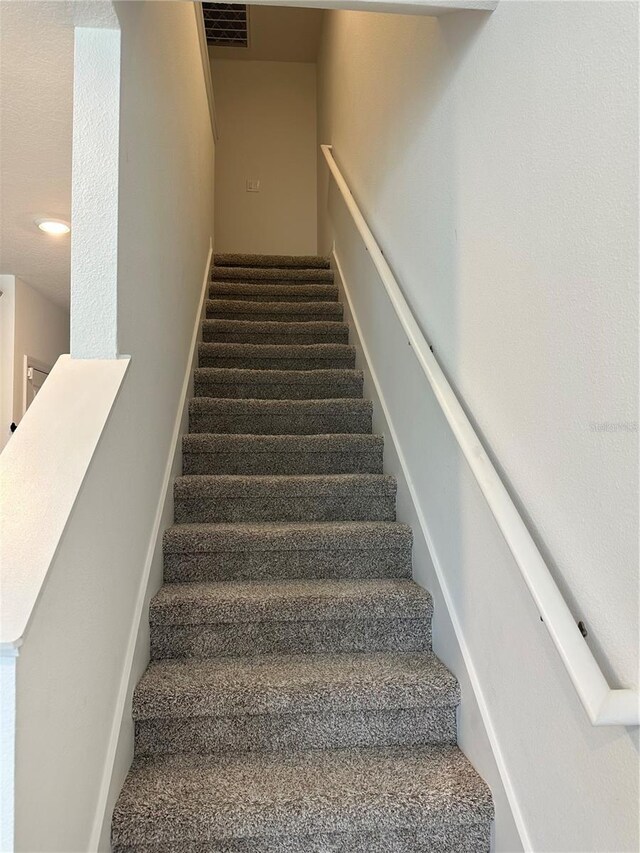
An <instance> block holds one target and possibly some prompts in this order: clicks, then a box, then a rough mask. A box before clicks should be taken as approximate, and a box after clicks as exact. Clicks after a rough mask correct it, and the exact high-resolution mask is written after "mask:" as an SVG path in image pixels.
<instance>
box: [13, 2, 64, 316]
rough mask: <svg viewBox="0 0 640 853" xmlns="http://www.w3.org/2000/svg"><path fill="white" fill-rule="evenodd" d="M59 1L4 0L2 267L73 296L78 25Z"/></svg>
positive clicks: (48, 290) (57, 295) (46, 289)
mask: <svg viewBox="0 0 640 853" xmlns="http://www.w3.org/2000/svg"><path fill="white" fill-rule="evenodd" d="M64 5H65V4H58V3H56V2H30V0H26V2H25V1H24V0H11V2H6V0H5V2H2V3H0V80H1V81H2V85H1V87H0V146H1V147H0V183H1V186H0V273H7V274H10V275H17V276H19V277H20V278H21V279H23V280H24V281H25V282H27V283H28V284H30V285H32V286H33V287H34V288H36V289H37V290H39V291H40V292H41V293H43V294H44V295H45V296H48V297H49V298H50V299H52V300H53V301H55V302H57V303H58V304H60V305H64V306H68V304H69V246H70V240H69V236H68V235H67V236H65V237H58V238H55V237H50V236H47V235H46V234H43V233H42V232H41V231H39V230H38V229H37V227H36V226H35V224H34V219H36V218H37V217H39V216H51V217H53V218H57V219H65V220H67V221H70V219H71V123H72V103H73V100H72V99H73V27H72V26H69V23H68V21H67V20H66V16H65V15H64V14H62V15H61V14H60V12H61V11H62V10H60V9H59V7H60V6H64Z"/></svg>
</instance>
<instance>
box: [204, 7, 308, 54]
mask: <svg viewBox="0 0 640 853" xmlns="http://www.w3.org/2000/svg"><path fill="white" fill-rule="evenodd" d="M322 15H323V10H322V9H297V8H293V7H287V6H250V7H249V47H248V48H246V47H210V48H209V53H210V55H211V56H212V57H213V58H214V59H254V60H255V59H260V60H269V61H272V62H315V61H316V58H317V56H318V46H319V44H320V33H321V30H322Z"/></svg>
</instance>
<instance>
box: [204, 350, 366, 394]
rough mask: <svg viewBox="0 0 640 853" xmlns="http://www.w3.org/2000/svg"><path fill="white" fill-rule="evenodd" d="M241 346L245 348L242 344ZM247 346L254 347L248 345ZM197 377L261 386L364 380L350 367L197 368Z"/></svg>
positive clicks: (360, 373) (359, 372) (362, 375)
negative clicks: (316, 368)
mask: <svg viewBox="0 0 640 853" xmlns="http://www.w3.org/2000/svg"><path fill="white" fill-rule="evenodd" d="M239 346H245V344H240V345H239ZM246 346H253V345H252V344H247V345H246ZM194 373H195V377H196V378H197V379H201V380H209V381H211V382H213V381H215V382H217V383H218V384H224V383H229V384H232V383H233V384H238V383H245V384H246V383H256V384H259V385H276V384H277V385H304V384H306V383H315V384H320V383H326V382H334V383H336V384H341V383H345V382H349V383H351V382H353V380H354V379H363V378H364V374H363V372H362V371H361V370H354V369H353V368H349V367H332V368H322V369H320V370H277V369H274V368H270V369H268V370H253V369H252V368H249V367H197V368H196V370H195V371H194Z"/></svg>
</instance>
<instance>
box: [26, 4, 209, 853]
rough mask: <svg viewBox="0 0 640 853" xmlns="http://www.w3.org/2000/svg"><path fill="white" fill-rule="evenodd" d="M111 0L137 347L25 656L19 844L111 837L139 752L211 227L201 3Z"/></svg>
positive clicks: (123, 319)
mask: <svg viewBox="0 0 640 853" xmlns="http://www.w3.org/2000/svg"><path fill="white" fill-rule="evenodd" d="M116 8H117V12H118V17H119V20H120V25H121V34H122V61H121V90H120V93H121V108H120V160H119V162H120V166H119V170H120V171H119V222H118V301H117V308H118V342H119V350H120V352H121V353H128V354H130V356H131V362H130V366H129V370H128V372H127V375H126V377H125V379H124V381H123V384H122V388H121V390H120V393H119V396H118V398H117V400H116V402H115V404H114V407H113V409H112V411H111V414H110V418H109V420H108V422H107V426H106V428H105V430H104V433H103V435H102V437H101V440H100V444H99V445H98V448H97V450H96V453H95V455H94V458H93V460H92V462H91V466H90V468H89V471H88V473H87V476H86V478H85V481H84V484H83V486H82V490H81V492H80V494H79V496H78V499H77V501H76V505H75V508H74V510H73V514H72V515H71V518H70V519H69V522H68V524H67V527H66V531H65V533H64V535H63V538H62V540H61V542H60V546H59V548H58V551H57V554H56V556H55V558H54V561H53V563H52V565H51V566H50V569H49V573H48V577H47V581H46V584H45V586H44V588H43V590H42V592H41V595H40V598H39V600H38V602H37V605H36V608H35V610H34V613H33V615H32V618H31V621H30V624H29V627H28V630H27V633H26V636H25V639H24V644H23V646H22V648H21V654H20V657H19V658H18V673H17V707H18V713H19V719H18V731H17V743H16V760H17V778H16V805H17V808H16V849H17V850H20V851H30V853H35V851H49V853H52V851H65V853H70V851H87V850H94V849H98V848H99V849H103V850H107V849H108V835H109V820H110V813H109V812H110V807H111V805H112V803H113V799H114V797H115V796H116V794H117V791H118V789H119V787H120V784H121V782H122V779H123V777H124V774H125V773H126V771H127V768H128V766H129V763H130V760H131V755H132V744H133V737H132V730H133V726H132V722H131V713H130V706H129V704H128V703H129V699H130V690H131V686H132V684H133V683H135V682H136V681H137V680H138V678H139V676H140V674H141V671H142V670H143V668H144V666H145V665H146V661H147V659H148V630H147V626H146V609H145V607H144V606H143V605H144V604H145V602H146V601H147V600H148V597H149V595H150V594H151V593H152V592H153V591H154V590H155V589H156V588H157V586H158V585H159V584H160V583H161V572H162V565H161V553H160V549H159V548H158V547H157V546H158V542H157V538H156V533H157V532H158V530H157V529H156V528H157V526H158V525H160V529H159V532H160V534H161V532H162V525H163V524H164V523H169V518H170V513H169V512H167V511H166V510H165V507H164V493H163V485H164V483H165V482H166V476H167V472H168V471H169V470H170V467H171V464H172V461H173V451H174V446H173V438H174V431H175V425H176V421H177V420H178V422H179V420H180V418H181V416H182V405H181V404H182V397H181V395H182V391H183V385H184V380H185V374H186V372H187V371H188V368H189V359H190V352H191V343H192V335H193V330H194V326H195V323H196V321H197V317H198V310H199V302H200V297H201V294H202V287H203V277H204V276H205V274H206V272H207V269H206V267H207V259H208V256H209V247H210V237H211V235H212V230H213V165H214V163H213V157H214V150H213V138H212V131H211V124H210V115H209V109H208V102H207V96H206V90H205V83H204V77H203V66H202V60H201V54H200V45H199V41H198V34H197V28H196V18H195V14H194V7H193V5H192V4H190V3H181V2H165V3H156V2H148V3H130V2H123V3H117V4H116ZM107 189H108V188H107ZM83 363H87V362H83ZM78 393H79V403H78V406H79V413H81V411H82V388H79V389H78ZM53 487H54V486H52V488H53ZM163 513H164V514H163ZM147 574H148V576H149V583H148V585H147ZM140 608H142V622H141V623H140V629H141V630H140V632H138V627H139V624H138V616H139V610H140ZM132 661H133V667H132V668H131V663H132Z"/></svg>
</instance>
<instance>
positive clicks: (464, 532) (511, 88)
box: [318, 3, 638, 851]
mask: <svg viewBox="0 0 640 853" xmlns="http://www.w3.org/2000/svg"><path fill="white" fill-rule="evenodd" d="M637 47H638V45H637V7H636V6H635V4H630V3H616V4H610V3H584V4H581V3H570V4H565V3H545V4H541V3H503V4H500V5H499V6H498V9H497V10H496V11H495V12H494V13H493V14H492V15H485V14H483V13H469V12H465V13H455V14H452V15H448V16H444V17H442V18H440V19H438V20H433V19H426V18H425V19H421V18H403V17H400V16H382V15H364V14H357V13H351V12H331V13H328V15H327V22H326V27H325V32H324V37H323V44H322V47H321V58H320V63H319V75H318V98H319V115H320V119H319V140H320V141H321V142H326V143H332V144H333V146H334V154H335V157H336V159H337V161H338V163H339V165H340V167H341V169H342V171H343V173H344V175H345V177H346V179H347V181H348V183H349V185H350V187H351V189H352V191H353V192H354V195H355V196H356V199H357V201H358V202H359V204H360V206H361V208H362V210H363V212H364V215H365V217H366V218H367V220H368V222H369V225H370V227H371V228H372V230H373V232H374V233H375V234H376V235H377V237H378V240H379V242H380V245H381V248H382V250H383V251H384V254H385V257H386V258H387V260H388V261H389V263H390V265H391V267H392V269H393V270H394V272H395V274H396V277H397V278H398V280H399V282H400V285H401V287H402V289H403V291H404V293H405V296H406V298H407V300H408V302H409V304H410V306H411V307H412V310H413V311H414V313H415V315H416V317H417V318H418V321H419V323H420V324H421V326H422V329H423V331H424V333H425V335H426V336H427V339H428V340H429V341H430V342H431V343H432V344H433V346H434V349H435V353H436V356H437V357H438V359H439V361H440V363H441V365H442V366H443V368H444V370H445V372H446V373H447V375H448V377H449V380H450V381H451V383H452V385H453V387H454V388H455V389H456V391H457V392H458V394H459V396H460V397H461V399H462V400H463V402H464V404H465V406H466V408H467V410H468V412H470V414H471V416H472V419H473V420H474V422H475V425H476V427H477V429H478V431H479V433H480V434H481V435H482V436H483V437H484V441H485V444H486V446H487V448H488V449H489V450H490V452H491V453H492V454H493V456H494V458H495V459H496V460H497V464H498V466H499V469H500V470H501V471H502V473H503V475H504V479H505V481H506V483H507V484H508V486H509V488H510V490H511V493H512V495H513V496H514V498H515V500H516V502H517V503H518V504H519V505H520V507H521V508H522V512H523V514H524V516H525V518H526V519H527V520H528V522H529V524H530V527H531V529H532V531H533V532H534V534H535V538H536V539H537V541H538V543H539V545H540V548H541V550H542V552H543V554H544V555H545V557H546V558H547V559H548V563H549V566H550V568H551V571H552V572H553V574H554V576H555V578H556V580H557V582H558V585H559V586H560V588H561V589H562V591H563V592H564V594H565V595H566V597H567V600H568V602H569V604H570V606H571V607H572V610H573V612H574V613H575V615H576V618H577V619H583V620H584V621H585V623H586V625H587V629H588V631H589V637H588V642H589V643H590V644H591V647H592V649H593V651H594V653H595V655H596V656H597V658H598V660H599V662H600V664H601V666H602V668H603V670H604V671H605V672H606V673H607V675H608V676H609V677H610V681H611V683H612V685H614V686H633V685H634V684H636V683H637V666H638V661H637V650H638V586H637V576H638V553H637V512H638V496H637V319H638V315H637V246H636V238H637V227H638V213H637V195H638V176H637V139H636V131H637V62H638V59H637ZM374 105H375V108H373V107H374ZM320 175H321V181H320V192H319V211H320V229H319V233H320V243H319V248H320V251H326V250H327V249H328V248H329V247H330V245H331V239H332V234H331V230H330V222H329V219H328V218H327V217H326V215H325V214H324V211H325V210H326V202H327V181H326V176H325V167H324V166H323V165H322V164H321V165H320ZM336 204H337V208H336V207H335V205H336ZM332 205H333V206H334V208H335V209H334V210H333V219H334V224H335V223H336V222H338V228H337V230H336V243H337V247H338V254H339V256H341V257H342V262H343V266H344V267H345V275H346V278H347V281H349V279H350V278H351V279H352V280H353V281H354V285H355V283H356V282H357V283H358V286H359V287H362V288H364V287H365V286H366V285H365V283H364V282H366V280H367V279H368V280H369V285H368V286H369V287H370V289H371V294H373V292H374V289H375V288H379V287H380V284H379V282H377V281H376V278H375V273H374V272H373V271H372V269H371V268H370V266H368V265H367V260H366V257H364V256H363V257H360V255H359V254H358V251H357V248H356V247H357V237H356V236H355V235H354V234H351V233H350V231H349V227H348V222H347V220H345V219H344V216H341V214H340V205H339V203H337V202H336V201H335V199H333V200H332ZM368 298H369V299H373V295H370V296H369V297H368ZM362 299H363V300H365V296H363V297H362ZM361 305H362V306H363V310H364V307H365V306H367V302H366V300H365V301H363V302H362V303H361ZM366 310H367V316H371V318H372V319H371V323H372V325H371V329H372V330H376V329H377V330H378V332H379V334H381V335H383V338H380V341H381V342H380V344H379V346H380V347H381V349H380V350H379V351H378V358H379V359H380V361H379V364H380V365H384V368H383V367H380V370H381V371H382V372H383V376H386V382H387V386H386V387H387V389H388V393H389V394H390V395H391V403H392V405H390V411H391V412H392V415H393V416H394V417H397V419H398V421H399V423H400V424H401V426H402V429H401V430H400V432H401V433H402V435H401V439H402V441H404V451H405V456H406V458H407V462H408V465H409V468H410V469H411V472H412V475H413V476H414V486H415V488H416V490H417V492H418V494H419V496H420V499H421V501H422V503H423V510H424V513H425V516H426V519H427V523H428V525H429V527H430V533H431V539H432V547H433V550H434V551H435V552H436V556H437V558H438V560H439V562H440V564H441V566H442V567H443V570H444V572H445V574H446V575H447V576H448V577H449V582H450V587H451V589H450V592H451V596H452V600H453V601H454V603H455V608H456V615H457V618H458V620H459V624H460V625H461V628H462V631H463V633H464V634H465V637H466V639H467V641H468V645H469V648H470V653H471V655H472V657H473V658H474V661H475V662H476V663H477V665H478V673H479V676H480V682H481V684H482V686H483V688H484V692H485V699H486V702H487V706H488V708H489V712H490V716H491V719H492V721H493V723H494V725H495V730H496V733H497V738H498V744H499V746H500V747H501V748H502V750H503V751H504V755H505V759H506V762H507V769H508V773H509V780H508V781H509V785H510V786H511V790H512V792H513V795H514V796H515V798H516V800H517V802H518V803H519V806H520V808H521V811H522V823H521V825H522V826H524V829H525V832H526V833H528V834H529V836H530V838H531V839H532V841H533V842H534V846H535V849H536V850H549V851H552V850H554V851H558V850H563V851H564V850H583V851H584V850H594V851H595V850H605V849H607V850H614V849H615V850H625V851H626V850H633V849H635V848H636V847H637V843H638V840H637V783H636V772H635V767H636V761H637V733H635V732H627V731H624V730H621V729H609V730H604V731H603V730H598V731H597V730H594V729H592V728H591V727H590V726H589V724H588V722H587V720H586V716H585V715H584V713H583V711H582V708H581V706H580V705H579V703H578V702H577V700H576V697H575V693H574V691H573V688H572V686H571V685H570V683H569V681H568V678H567V676H566V674H565V673H564V670H563V669H562V667H561V665H560V664H559V662H558V658H557V654H556V652H555V650H554V649H553V647H551V646H550V643H549V640H548V637H547V636H546V634H545V632H544V629H543V630H542V634H541V633H540V628H541V626H540V622H539V619H538V618H537V615H536V613H535V609H534V608H532V607H531V606H530V604H529V602H528V598H527V594H526V591H524V590H523V588H522V586H523V585H522V583H521V581H520V580H519V576H518V574H517V568H516V567H515V565H514V564H513V561H512V560H511V558H510V556H509V555H508V553H507V552H506V551H505V549H504V547H503V543H502V544H501V542H500V537H499V534H497V531H494V530H492V529H491V519H490V517H487V513H486V508H485V507H484V506H483V503H482V500H481V498H480V497H479V495H478V493H477V489H476V488H475V486H474V485H473V483H472V482H471V481H470V480H469V474H468V471H467V470H466V468H465V466H464V463H463V461H461V460H460V459H459V458H458V456H457V455H456V454H457V451H456V450H455V446H454V445H452V444H451V443H450V441H449V438H448V437H447V433H446V429H447V428H446V425H444V424H443V423H441V422H440V421H439V420H438V417H437V413H436V412H434V411H431V410H429V409H428V400H427V391H426V389H425V388H424V387H423V388H422V390H421V386H420V383H419V377H417V378H416V377H413V378H412V374H411V372H410V369H409V367H408V365H405V362H404V350H398V349H397V347H396V348H395V349H394V348H393V347H392V341H393V340H395V339H394V337H393V334H392V328H393V324H392V322H391V321H390V319H389V318H388V317H387V312H389V311H390V308H389V306H388V304H387V305H384V304H381V305H379V306H378V308H377V309H376V308H375V307H373V306H367V307H366ZM376 310H377V311H378V313H377V314H376V313H375V312H376ZM384 341H386V344H385V343H384ZM400 345H401V344H400V343H397V346H400ZM376 346H378V345H376ZM404 346H405V347H406V344H405V345H404ZM401 356H402V358H401ZM414 379H415V382H416V383H417V384H412V383H413V381H414ZM383 384H384V381H383ZM423 398H424V399H423ZM424 407H426V408H424ZM403 431H404V432H403ZM427 473H428V476H427ZM425 581H426V582H432V580H430V579H429V577H428V576H426V575H425ZM436 612H437V608H436ZM440 651H441V652H442V653H443V655H444V656H445V657H446V650H444V651H443V650H442V649H440ZM472 740H473V739H472V738H471V740H469V741H468V743H469V744H471V746H470V749H472ZM551 757H552V758H551ZM569 790H571V796H569V795H568V794H567V792H568V791H569Z"/></svg>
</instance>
